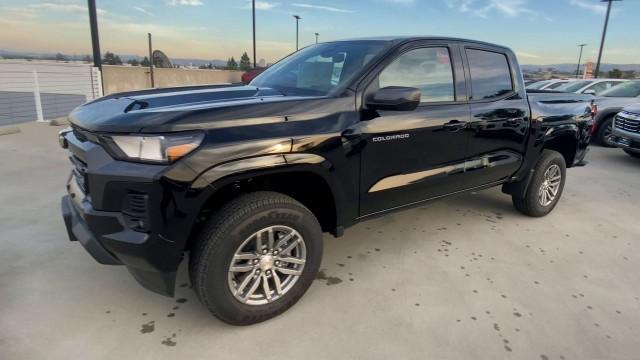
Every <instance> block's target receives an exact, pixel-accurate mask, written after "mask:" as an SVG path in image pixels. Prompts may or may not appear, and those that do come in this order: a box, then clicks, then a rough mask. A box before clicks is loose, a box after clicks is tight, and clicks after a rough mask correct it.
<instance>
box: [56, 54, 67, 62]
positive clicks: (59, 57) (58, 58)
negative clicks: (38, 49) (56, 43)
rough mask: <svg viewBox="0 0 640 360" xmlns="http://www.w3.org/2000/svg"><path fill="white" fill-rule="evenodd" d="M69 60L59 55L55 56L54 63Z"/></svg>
mask: <svg viewBox="0 0 640 360" xmlns="http://www.w3.org/2000/svg"><path fill="white" fill-rule="evenodd" d="M68 60H69V59H68V58H67V57H66V56H64V55H63V54H61V53H57V54H56V61H68Z"/></svg>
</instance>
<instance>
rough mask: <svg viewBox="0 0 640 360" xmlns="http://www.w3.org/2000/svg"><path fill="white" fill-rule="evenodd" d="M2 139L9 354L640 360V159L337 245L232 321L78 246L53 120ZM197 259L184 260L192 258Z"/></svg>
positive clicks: (600, 156)
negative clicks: (297, 296)
mask: <svg viewBox="0 0 640 360" xmlns="http://www.w3.org/2000/svg"><path fill="white" fill-rule="evenodd" d="M20 128H21V130H22V131H21V133H18V134H10V135H4V136H0V153H1V154H2V156H1V157H0V169H1V170H0V184H1V186H0V200H1V204H2V207H0V229H1V231H0V359H65V360H68V359H116V358H121V359H176V358H180V359H200V358H206V359H567V360H569V359H580V360H584V359H637V358H638V357H639V356H640V355H638V354H640V341H639V339H640V271H638V269H639V265H640V186H639V185H640V161H638V160H636V159H632V158H631V157H629V156H628V155H626V154H624V153H623V152H622V151H621V150H618V149H605V148H600V147H596V146H593V147H592V148H591V152H590V153H589V155H588V156H587V160H589V164H588V165H587V166H586V167H582V168H575V169H569V170H568V180H567V183H566V186H565V192H564V195H563V198H562V199H561V201H560V203H559V204H558V206H557V207H556V209H555V210H554V212H552V213H551V214H550V215H549V216H547V217H545V218H539V219H534V218H528V217H525V216H523V215H521V214H519V213H517V212H516V211H515V210H514V209H513V208H512V206H511V199H510V198H509V197H508V196H506V195H504V194H502V193H501V192H500V190H499V189H491V190H487V191H482V192H478V193H474V194H467V195H461V196H457V197H453V198H448V199H444V200H440V201H436V202H431V203H427V204H425V205H423V206H421V207H419V208H414V209H411V210H406V211H403V212H400V213H395V214H393V215H389V216H386V217H383V218H378V219H375V220H370V221H367V222H364V223H361V224H359V225H357V226H355V227H353V228H350V229H348V230H347V231H346V233H345V236H344V237H342V238H339V239H335V238H333V237H331V236H329V235H326V236H325V254H324V259H323V265H322V269H323V270H322V272H321V275H320V276H319V277H318V279H317V280H316V281H315V282H314V284H313V286H312V287H311V288H310V290H309V291H308V292H307V294H306V295H305V296H304V297H303V298H302V300H301V301H300V302H299V303H298V304H297V305H296V306H294V307H293V308H292V309H290V310H289V311H288V312H286V313H284V314H283V315H281V316H279V317H277V318H275V319H273V320H270V321H267V322H264V323H261V324H258V325H254V326H249V327H233V326H229V325H226V324H224V323H222V322H220V321H218V320H217V319H215V318H213V317H212V316H210V315H209V313H208V312H207V310H206V309H205V308H204V307H203V306H202V305H201V304H200V303H199V302H198V300H197V299H196V298H195V296H194V294H193V293H192V290H191V289H190V288H189V285H188V282H187V274H186V271H185V270H186V267H185V266H183V267H182V269H181V273H180V276H179V280H178V288H177V296H176V298H174V299H171V298H167V297H163V296H160V295H156V294H153V293H151V292H149V291H147V290H145V289H143V288H142V287H140V286H139V285H138V284H137V283H136V281H135V280H134V279H133V278H132V277H131V276H130V275H129V274H128V273H127V271H126V269H125V268H124V267H114V266H103V265H99V264H98V263H96V262H95V261H94V260H93V259H92V258H91V257H90V256H89V255H88V254H87V253H86V252H85V251H84V249H83V248H82V246H81V245H80V244H78V243H72V242H69V241H68V240H67V235H66V232H65V229H64V224H63V222H62V218H61V216H60V210H59V202H60V201H59V200H60V197H61V196H62V195H63V193H64V184H65V181H66V179H67V177H68V174H69V171H70V164H69V161H68V160H67V158H66V154H65V151H63V150H62V149H60V148H59V147H58V144H57V137H56V132H57V131H58V130H60V129H61V128H59V127H53V126H47V125H43V124H36V123H33V124H21V125H20ZM183 265H185V264H183Z"/></svg>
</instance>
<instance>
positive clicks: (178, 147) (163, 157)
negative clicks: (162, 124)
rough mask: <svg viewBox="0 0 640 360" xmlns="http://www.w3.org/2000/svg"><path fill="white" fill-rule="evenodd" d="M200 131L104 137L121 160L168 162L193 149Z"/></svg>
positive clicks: (198, 144)
mask: <svg viewBox="0 0 640 360" xmlns="http://www.w3.org/2000/svg"><path fill="white" fill-rule="evenodd" d="M202 139H204V134H202V133H179V134H167V135H144V136H137V135H113V136H109V137H107V138H105V140H106V142H107V146H108V147H109V148H111V150H112V153H113V155H115V157H116V158H118V159H121V160H133V161H143V162H156V163H170V162H173V161H176V160H178V159H180V158H181V157H183V156H185V155H187V154H189V153H190V152H192V151H193V150H195V149H196V148H197V147H198V146H200V143H201V142H202Z"/></svg>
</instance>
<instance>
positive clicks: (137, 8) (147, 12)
mask: <svg viewBox="0 0 640 360" xmlns="http://www.w3.org/2000/svg"><path fill="white" fill-rule="evenodd" d="M129 7H130V8H132V9H134V10H138V11H140V12H141V13H143V14H145V15H149V16H153V14H152V13H150V12H149V11H147V10H146V9H145V8H142V7H140V6H129Z"/></svg>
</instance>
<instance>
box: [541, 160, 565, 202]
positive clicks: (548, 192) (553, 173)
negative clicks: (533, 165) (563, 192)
mask: <svg viewBox="0 0 640 360" xmlns="http://www.w3.org/2000/svg"><path fill="white" fill-rule="evenodd" d="M561 182H562V171H561V170H560V166H558V165H556V164H552V165H551V166H549V167H548V168H547V170H546V171H545V172H544V176H543V181H542V184H541V185H540V189H538V201H539V202H540V205H542V206H549V205H551V203H553V200H555V198H556V196H557V195H558V191H559V190H560V183H561Z"/></svg>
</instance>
